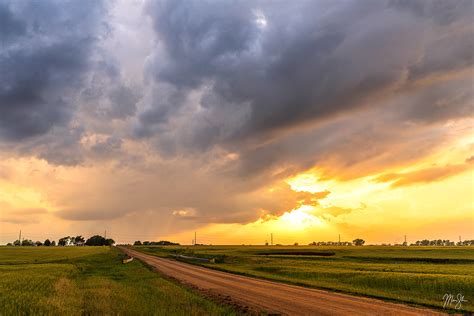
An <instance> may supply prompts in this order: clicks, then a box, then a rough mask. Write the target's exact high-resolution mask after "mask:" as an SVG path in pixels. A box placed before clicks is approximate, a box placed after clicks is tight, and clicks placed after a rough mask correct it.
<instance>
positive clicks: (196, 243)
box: [194, 232, 197, 245]
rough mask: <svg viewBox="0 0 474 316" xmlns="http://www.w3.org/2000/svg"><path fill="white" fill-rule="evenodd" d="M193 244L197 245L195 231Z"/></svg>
mask: <svg viewBox="0 0 474 316" xmlns="http://www.w3.org/2000/svg"><path fill="white" fill-rule="evenodd" d="M194 245H197V237H196V232H194Z"/></svg>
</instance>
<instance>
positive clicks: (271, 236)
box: [270, 233, 273, 246]
mask: <svg viewBox="0 0 474 316" xmlns="http://www.w3.org/2000/svg"><path fill="white" fill-rule="evenodd" d="M270 244H271V245H272V246H273V233H270Z"/></svg>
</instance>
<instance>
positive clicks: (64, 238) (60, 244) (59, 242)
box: [58, 236, 71, 246]
mask: <svg viewBox="0 0 474 316" xmlns="http://www.w3.org/2000/svg"><path fill="white" fill-rule="evenodd" d="M69 239H71V237H70V236H67V237H63V238H60V239H59V241H58V246H66V243H67V241H68V240H69Z"/></svg>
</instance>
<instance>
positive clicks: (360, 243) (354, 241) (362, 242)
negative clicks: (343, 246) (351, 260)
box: [352, 238, 365, 246]
mask: <svg viewBox="0 0 474 316" xmlns="http://www.w3.org/2000/svg"><path fill="white" fill-rule="evenodd" d="M352 242H353V243H354V245H356V246H362V245H364V244H365V240H363V239H360V238H357V239H354V240H353V241H352Z"/></svg>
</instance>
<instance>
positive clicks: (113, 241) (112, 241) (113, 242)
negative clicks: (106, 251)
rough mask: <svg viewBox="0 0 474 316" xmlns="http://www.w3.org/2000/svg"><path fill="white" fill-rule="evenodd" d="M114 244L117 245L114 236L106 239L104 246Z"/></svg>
mask: <svg viewBox="0 0 474 316" xmlns="http://www.w3.org/2000/svg"><path fill="white" fill-rule="evenodd" d="M113 245H115V240H113V239H112V238H107V239H106V240H105V244H104V246H113Z"/></svg>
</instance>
